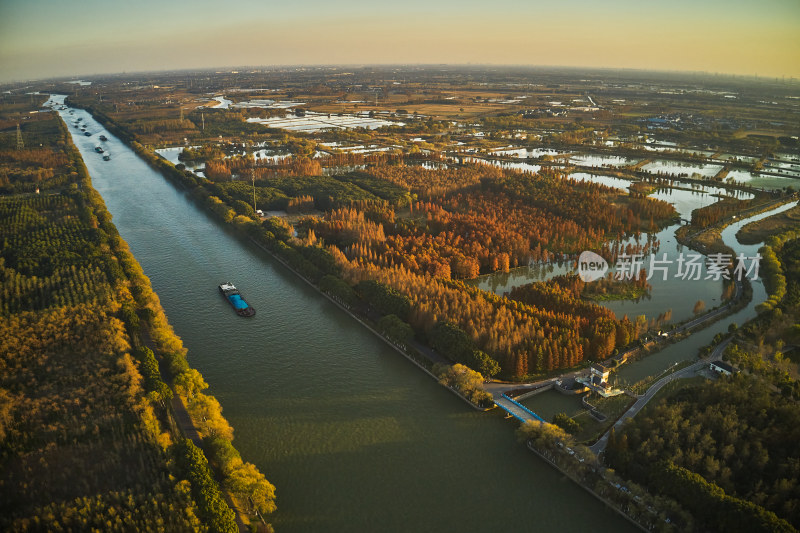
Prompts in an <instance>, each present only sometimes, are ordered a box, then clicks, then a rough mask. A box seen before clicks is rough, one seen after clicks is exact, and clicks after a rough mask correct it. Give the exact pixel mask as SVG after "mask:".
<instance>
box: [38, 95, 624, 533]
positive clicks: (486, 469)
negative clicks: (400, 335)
mask: <svg viewBox="0 0 800 533" xmlns="http://www.w3.org/2000/svg"><path fill="white" fill-rule="evenodd" d="M53 100H54V101H55V102H56V103H61V102H63V100H64V97H63V96H54V97H53ZM59 113H60V114H61V116H62V117H63V118H64V120H65V122H66V123H67V125H68V128H69V131H70V132H71V133H72V135H73V140H74V142H75V144H76V146H77V147H78V148H79V149H80V151H81V154H82V155H83V158H84V161H85V162H86V166H87V167H88V169H89V173H90V174H91V177H92V182H93V185H94V187H95V188H96V189H97V190H98V191H99V192H100V194H101V195H102V196H103V199H104V200H105V202H106V205H107V206H108V209H109V211H110V212H111V213H112V215H113V216H114V223H115V224H116V226H117V228H118V229H119V231H120V234H121V235H122V237H123V238H124V239H125V240H126V241H127V242H128V244H129V245H130V247H131V250H132V251H133V253H134V255H135V256H136V258H137V259H138V261H139V262H140V263H141V265H142V267H143V268H144V271H145V273H146V274H147V275H148V276H149V277H150V280H151V282H152V284H153V287H154V288H155V290H156V292H157V293H158V295H159V297H160V298H161V302H162V304H163V306H164V309H165V310H166V312H167V315H168V316H169V320H170V322H171V323H172V325H173V326H174V328H175V331H176V332H177V333H178V334H179V335H180V336H181V337H182V338H183V341H184V343H185V345H186V346H187V348H188V349H189V360H190V362H191V364H192V366H194V367H195V368H197V369H198V370H200V371H201V372H202V373H203V375H204V376H205V378H206V381H208V383H209V384H210V385H211V388H210V392H211V394H214V395H215V396H216V397H217V398H218V399H219V401H220V402H221V403H222V406H223V408H224V413H225V416H226V417H227V418H228V420H229V421H230V422H231V424H232V425H233V427H234V428H235V444H236V446H237V448H238V449H239V450H240V451H241V453H242V456H243V458H244V459H245V460H246V461H250V462H253V463H255V464H256V465H257V466H258V467H259V468H260V469H261V471H263V472H264V473H265V475H266V476H267V478H268V479H269V480H270V481H271V482H272V483H274V484H275V485H276V487H277V494H278V511H277V513H275V515H274V516H273V517H272V521H273V523H274V524H275V526H276V528H277V530H278V531H279V532H281V533H288V532H293V531H337V532H347V531H354V532H364V531H383V532H409V531H415V532H416V531H431V532H436V531H459V532H472V531H474V532H487V531H508V530H518V531H534V530H535V531H554V530H572V529H581V530H584V531H615V532H616V531H633V530H635V529H634V528H633V526H632V525H631V524H629V523H628V522H626V521H625V520H624V519H622V518H621V517H619V516H618V515H616V514H615V513H613V512H611V511H610V510H608V509H606V508H605V507H604V506H603V505H602V504H601V503H600V502H599V501H597V500H596V499H594V498H593V497H591V496H590V495H589V494H588V493H587V492H585V491H584V490H583V489H581V488H580V487H578V486H577V485H575V484H574V483H572V482H571V481H569V480H568V479H566V478H565V477H564V476H562V475H560V474H559V473H558V472H556V471H555V470H554V469H553V468H552V467H550V466H548V465H547V464H546V463H544V462H543V461H542V460H540V459H538V458H537V457H536V456H534V455H533V454H531V453H530V452H528V451H526V449H525V447H524V446H523V445H522V444H520V443H518V442H517V441H516V439H515V436H514V428H515V427H516V423H515V422H514V421H511V420H505V419H504V418H503V416H502V415H501V414H500V412H499V410H495V411H493V412H489V413H480V412H476V411H473V410H472V409H470V408H469V407H467V406H466V405H465V404H464V403H463V402H462V401H461V400H460V399H458V398H457V397H455V396H454V395H453V394H451V393H450V392H448V391H447V390H445V389H444V388H443V387H441V386H439V385H438V384H436V383H435V382H434V381H433V380H432V379H430V377H428V376H427V375H426V374H424V373H423V372H421V371H420V370H419V369H418V368H417V367H415V366H414V365H412V364H411V363H409V362H408V361H406V360H405V359H404V358H403V357H401V356H400V355H399V354H398V353H396V352H394V351H393V350H391V349H389V348H388V347H387V346H386V345H385V344H384V343H383V342H381V341H380V340H379V339H377V338H376V337H375V336H374V335H373V334H372V333H370V332H369V331H367V330H365V329H364V328H363V327H362V326H360V325H359V324H358V323H357V322H355V321H354V320H353V319H352V318H350V317H348V316H346V315H343V314H342V313H341V312H340V310H339V309H338V308H336V307H335V306H334V305H333V304H331V303H330V302H328V301H327V300H326V299H325V298H323V297H322V296H320V295H319V294H318V293H316V292H315V291H314V290H312V289H311V288H309V287H308V286H307V285H306V284H305V283H303V282H302V281H300V280H299V279H298V278H297V277H296V276H295V275H294V274H292V273H291V272H289V271H287V270H286V269H285V268H284V267H282V266H281V265H279V264H276V263H275V262H274V261H273V260H271V259H270V258H269V257H268V256H266V255H265V254H264V253H262V252H260V251H259V250H258V249H257V248H256V247H255V246H253V245H251V244H250V243H248V242H242V241H241V240H239V239H237V238H236V236H235V235H233V234H232V233H230V232H229V231H226V229H224V228H223V227H221V226H220V225H219V224H217V223H215V222H214V221H212V220H210V219H209V218H208V217H207V216H206V215H205V214H204V212H203V210H202V209H201V208H199V207H198V206H197V205H196V204H195V203H193V202H192V200H191V199H189V198H188V197H187V195H186V194H185V193H183V192H182V191H180V190H177V189H176V188H175V187H173V186H172V185H171V184H169V183H168V182H167V181H166V180H165V179H164V178H163V177H162V176H161V175H160V174H159V173H157V172H156V171H154V170H152V169H151V168H150V167H149V166H148V165H147V164H146V163H144V162H143V161H142V160H141V159H140V158H139V157H138V156H136V155H135V154H134V153H133V152H132V151H131V150H129V149H128V148H127V147H126V146H125V145H124V144H123V143H122V142H121V141H119V140H118V139H116V138H115V137H114V136H113V135H111V134H110V133H108V132H107V131H105V129H104V128H103V127H102V126H101V125H100V124H99V123H97V122H96V121H94V120H93V119H92V117H91V115H89V114H88V113H87V112H85V111H82V110H77V109H76V110H74V111H72V113H73V114H71V113H70V110H61V111H59ZM77 118H81V119H82V121H81V122H82V123H84V124H86V125H87V130H88V131H89V132H90V133H91V134H92V135H91V136H90V137H87V136H84V135H83V134H82V133H81V132H80V131H79V129H78V127H76V126H74V125H73V123H74V122H76V119H77ZM99 134H105V135H106V136H107V137H108V141H106V142H102V141H100V140H99V139H98V135H99ZM99 145H102V146H103V147H104V149H105V150H106V152H107V153H109V154H110V156H111V160H110V161H103V160H102V157H101V155H100V154H98V153H96V152H95V151H94V149H95V147H96V146H99ZM223 281H231V282H233V283H235V284H236V286H237V287H239V288H240V290H241V291H242V293H243V294H244V296H245V298H247V300H248V301H249V302H250V303H251V304H252V305H253V306H254V307H255V308H256V309H257V311H258V314H257V315H256V316H255V318H254V319H243V318H239V317H237V316H236V315H235V314H234V313H233V312H232V310H231V309H230V307H229V305H228V304H227V303H226V302H225V301H224V300H223V299H222V298H221V297H220V295H219V292H218V290H217V285H218V284H219V283H221V282H223Z"/></svg>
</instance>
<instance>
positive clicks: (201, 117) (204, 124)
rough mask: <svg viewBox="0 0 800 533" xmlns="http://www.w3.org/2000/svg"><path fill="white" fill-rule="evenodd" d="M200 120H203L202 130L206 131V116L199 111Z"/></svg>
mask: <svg viewBox="0 0 800 533" xmlns="http://www.w3.org/2000/svg"><path fill="white" fill-rule="evenodd" d="M200 120H201V121H202V122H203V131H206V117H205V115H203V113H200Z"/></svg>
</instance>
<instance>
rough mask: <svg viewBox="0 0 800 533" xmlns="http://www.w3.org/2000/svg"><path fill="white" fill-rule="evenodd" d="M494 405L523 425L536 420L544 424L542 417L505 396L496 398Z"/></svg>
mask: <svg viewBox="0 0 800 533" xmlns="http://www.w3.org/2000/svg"><path fill="white" fill-rule="evenodd" d="M494 403H495V404H497V406H498V407H500V408H501V409H503V410H504V411H505V412H506V413H508V414H509V415H511V416H513V417H514V418H516V419H517V420H519V421H520V422H523V423H524V422H532V421H534V420H535V421H538V422H544V420H543V419H542V417H540V416H539V415H537V414H536V413H534V412H533V411H531V410H530V409H528V408H527V407H525V406H524V405H522V404H521V403H519V402H517V401H514V400H512V399H511V398H510V397H508V396H507V395H505V394H502V395H500V396H495V398H494Z"/></svg>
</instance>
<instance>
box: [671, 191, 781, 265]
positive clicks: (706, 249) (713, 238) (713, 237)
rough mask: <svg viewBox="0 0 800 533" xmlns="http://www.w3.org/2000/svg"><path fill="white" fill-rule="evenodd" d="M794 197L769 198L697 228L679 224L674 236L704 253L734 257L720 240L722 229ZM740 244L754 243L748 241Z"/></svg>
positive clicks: (774, 207) (776, 206)
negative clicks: (707, 225) (705, 226)
mask: <svg viewBox="0 0 800 533" xmlns="http://www.w3.org/2000/svg"><path fill="white" fill-rule="evenodd" d="M795 199H796V197H795V195H792V196H789V197H787V196H782V197H779V198H773V199H769V200H767V201H765V202H763V203H760V204H759V205H757V206H753V207H751V208H748V209H745V210H743V211H741V212H738V213H737V214H736V215H731V216H727V217H725V218H723V219H722V220H720V221H718V222H716V223H715V224H713V225H711V226H709V227H707V228H702V229H699V230H698V229H697V228H694V227H693V226H691V225H686V226H681V227H680V228H678V230H677V231H676V232H675V237H676V239H677V240H678V242H679V243H681V244H683V245H685V246H687V247H689V248H691V249H692V250H695V251H698V252H700V253H702V254H704V255H710V254H717V253H722V254H730V256H731V257H735V254H734V253H733V250H732V249H731V248H730V247H729V246H727V245H726V244H725V243H724V242H723V241H722V231H723V230H724V229H725V228H726V227H728V226H729V225H730V224H732V223H734V222H739V221H740V220H742V218H750V217H753V216H756V215H760V214H762V213H766V212H767V211H771V210H773V209H776V208H778V207H781V206H782V205H785V204H787V203H790V202H793V201H795ZM757 242H761V241H757ZM742 244H756V243H755V242H748V243H742Z"/></svg>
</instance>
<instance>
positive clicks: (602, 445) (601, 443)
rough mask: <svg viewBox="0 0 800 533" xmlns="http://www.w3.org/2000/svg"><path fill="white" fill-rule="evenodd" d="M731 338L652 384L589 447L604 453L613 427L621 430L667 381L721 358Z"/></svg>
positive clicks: (598, 452) (595, 451)
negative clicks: (694, 361) (697, 359)
mask: <svg viewBox="0 0 800 533" xmlns="http://www.w3.org/2000/svg"><path fill="white" fill-rule="evenodd" d="M731 338H732V337H728V338H727V339H725V340H724V341H722V342H721V343H719V344H718V345H717V347H716V348H714V350H712V351H711V353H710V354H709V355H707V356H706V357H704V358H703V359H700V360H699V361H697V362H696V363H694V364H692V365H689V366H687V367H686V368H682V369H680V370H678V371H677V372H674V373H672V374H670V375H669V376H664V377H663V378H661V379H660V380H658V381H656V382H655V383H653V385H651V386H650V388H649V389H647V392H646V393H644V395H643V396H640V397H639V399H638V400H636V403H634V404H633V405H632V406H631V407H630V408H629V409H628V410H627V411H625V413H624V414H623V415H622V416H621V417H619V420H617V422H616V423H615V424H614V425H613V426H611V428H610V429H609V430H608V431H606V432H605V434H603V436H602V437H600V439H599V440H598V441H597V442H596V443H594V444H593V445H591V446H590V447H589V449H591V450H592V451H593V452H594V453H595V454H598V455H599V454H600V453H602V452H603V451H604V450H605V449H606V445H608V437H609V435H611V430H612V429H616V430H617V431H619V429H620V428H621V427H622V424H623V423H625V421H626V420H627V419H629V418H633V417H634V416H636V414H637V413H638V412H639V411H641V410H642V408H643V407H644V406H645V405H647V402H649V401H650V400H652V399H653V397H655V395H656V394H657V393H658V391H660V390H661V388H662V387H663V386H664V385H666V384H667V383H670V382H671V381H674V380H676V379H682V378H688V377H691V376H693V375H695V373H696V372H697V371H698V370H700V369H701V368H703V367H705V366H708V364H709V363H710V362H711V361H714V360H715V359H719V358H720V356H721V355H722V352H723V351H724V350H725V348H726V347H727V346H728V343H730V342H731Z"/></svg>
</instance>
